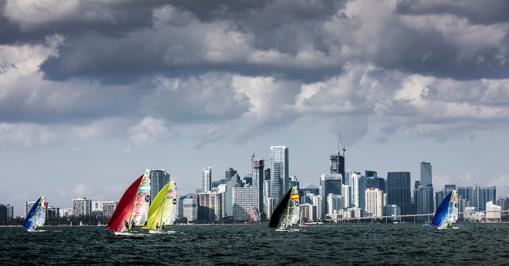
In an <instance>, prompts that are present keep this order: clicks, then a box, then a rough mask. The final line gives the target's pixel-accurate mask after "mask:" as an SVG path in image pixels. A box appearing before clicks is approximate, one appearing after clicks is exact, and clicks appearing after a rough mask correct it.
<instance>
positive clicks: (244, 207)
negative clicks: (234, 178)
mask: <svg viewBox="0 0 509 266" xmlns="http://www.w3.org/2000/svg"><path fill="white" fill-rule="evenodd" d="M258 199H259V198H258V189H257V187H254V186H247V187H240V186H239V187H233V188H232V203H233V220H235V221H248V220H253V219H254V217H253V214H255V216H258V217H259V213H260V211H259V209H258V206H259V201H258ZM256 214H258V215H256Z"/></svg>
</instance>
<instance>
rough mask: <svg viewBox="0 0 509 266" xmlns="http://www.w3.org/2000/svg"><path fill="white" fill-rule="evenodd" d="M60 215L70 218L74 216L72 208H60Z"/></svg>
mask: <svg viewBox="0 0 509 266" xmlns="http://www.w3.org/2000/svg"><path fill="white" fill-rule="evenodd" d="M58 216H59V217H61V218H69V217H71V216H72V208H60V210H59V215H58Z"/></svg>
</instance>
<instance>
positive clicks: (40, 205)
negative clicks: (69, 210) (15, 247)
mask: <svg viewBox="0 0 509 266" xmlns="http://www.w3.org/2000/svg"><path fill="white" fill-rule="evenodd" d="M46 207H47V202H46V199H45V198H44V197H40V198H39V199H37V201H36V202H35V203H34V205H32V208H30V211H29V212H28V215H27V217H26V218H25V221H24V222H23V227H24V228H25V229H27V231H28V232H45V231H46V230H41V229H37V228H38V227H41V226H43V225H44V222H46Z"/></svg>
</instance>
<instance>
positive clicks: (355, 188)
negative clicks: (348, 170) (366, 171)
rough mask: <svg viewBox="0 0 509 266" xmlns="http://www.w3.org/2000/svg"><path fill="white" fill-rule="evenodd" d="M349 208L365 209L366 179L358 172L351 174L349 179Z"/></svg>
mask: <svg viewBox="0 0 509 266" xmlns="http://www.w3.org/2000/svg"><path fill="white" fill-rule="evenodd" d="M349 180H350V181H349V184H350V197H351V198H350V207H356V208H361V209H365V208H366V195H365V193H364V191H365V190H366V178H365V177H364V176H362V175H361V173H360V172H353V173H352V174H351V175H350V178H349Z"/></svg>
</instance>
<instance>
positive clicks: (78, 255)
mask: <svg viewBox="0 0 509 266" xmlns="http://www.w3.org/2000/svg"><path fill="white" fill-rule="evenodd" d="M45 229H46V230H47V231H46V232H42V233H27V232H26V231H24V230H23V229H22V228H20V227H15V228H12V227H11V228H8V227H3V228H0V265H27V264H65V265H70V264H131V265H136V264H149V265H160V264H174V265H175V264H186V265H214V264H243V265H274V264H276V265H318V264H322V265H331V264H428V265H429V264H456V265H471V264H482V265H489V264H491V265H499V264H505V265H509V224H465V225H461V228H460V229H457V230H436V229H433V228H429V227H422V226H421V225H414V224H346V225H344V224H342V225H317V226H310V227H307V228H306V229H305V230H304V231H301V232H274V231H273V230H270V229H268V228H267V227H266V226H264V225H189V226H175V227H173V230H175V231H176V233H175V234H171V235H150V236H148V237H144V238H126V237H116V236H113V235H112V234H111V233H110V232H108V231H106V229H105V228H104V227H97V226H81V227H79V226H75V227H46V228H45Z"/></svg>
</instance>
